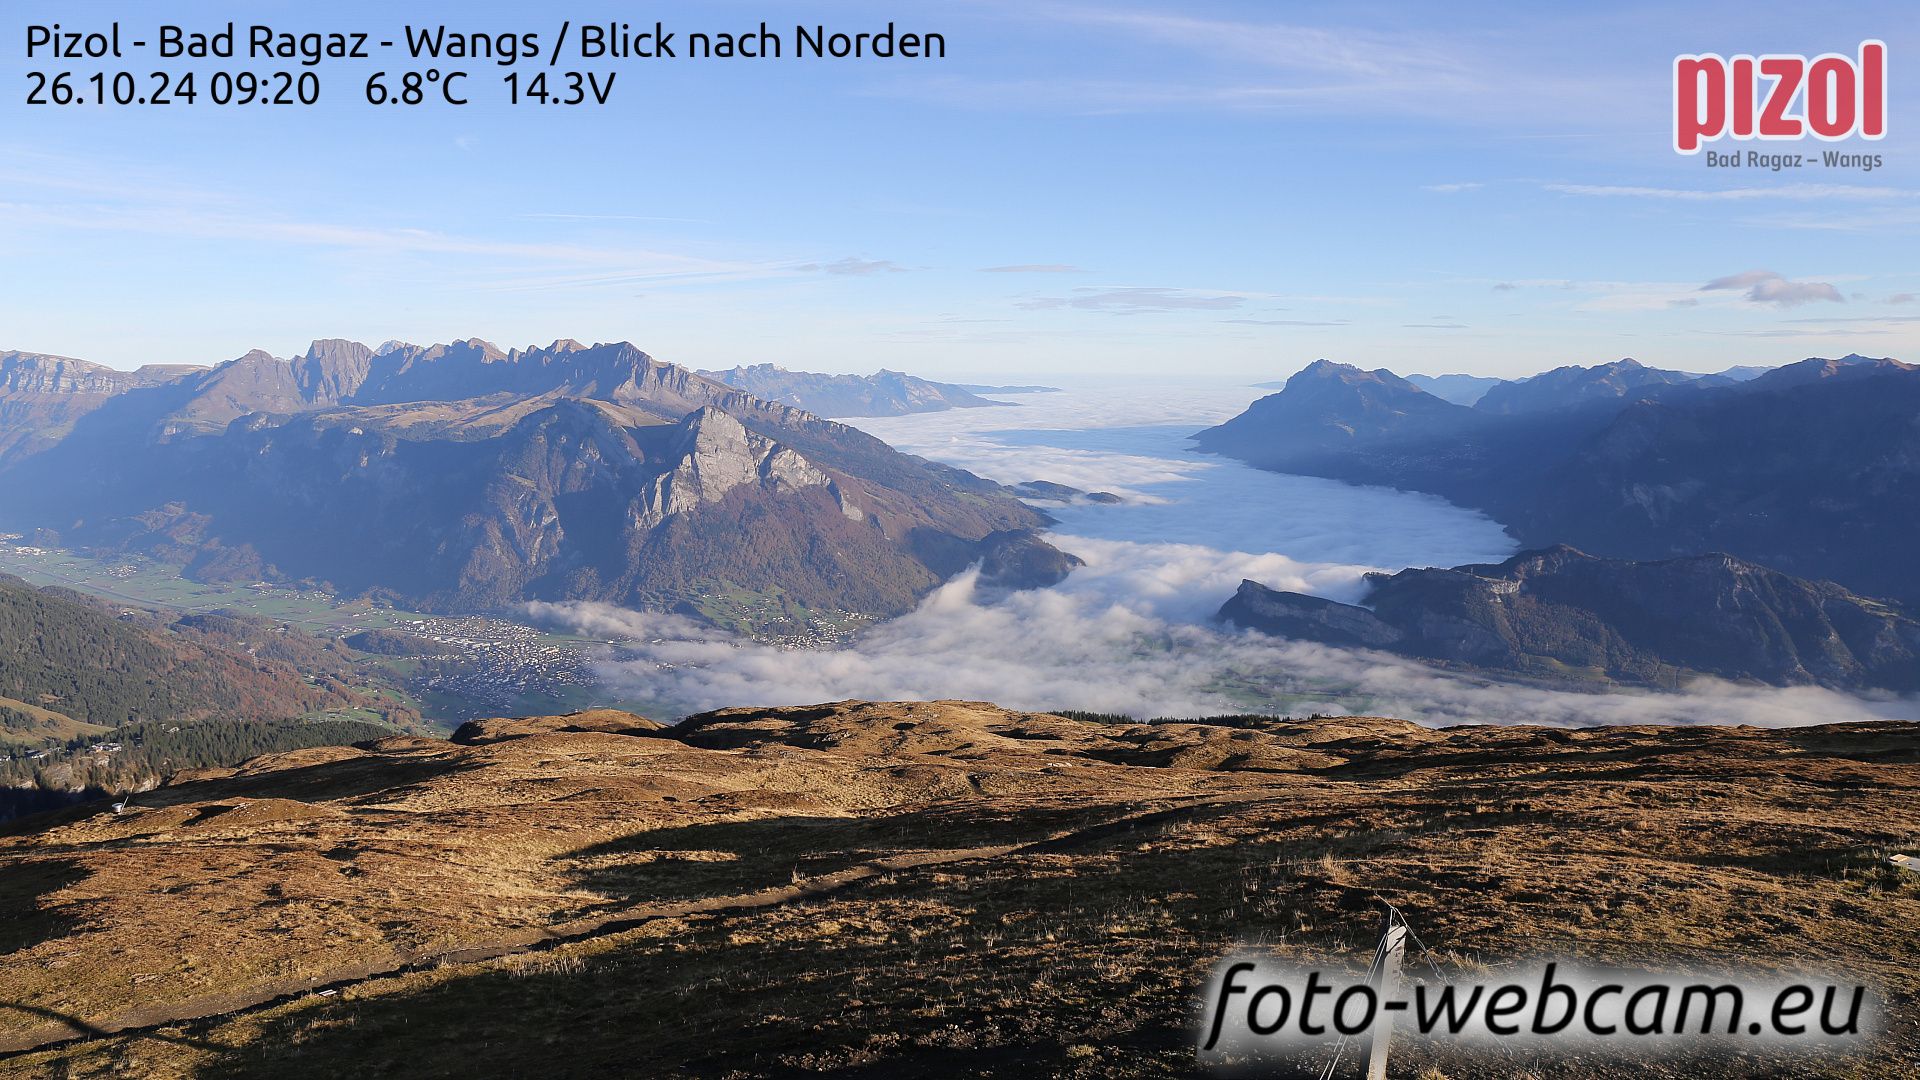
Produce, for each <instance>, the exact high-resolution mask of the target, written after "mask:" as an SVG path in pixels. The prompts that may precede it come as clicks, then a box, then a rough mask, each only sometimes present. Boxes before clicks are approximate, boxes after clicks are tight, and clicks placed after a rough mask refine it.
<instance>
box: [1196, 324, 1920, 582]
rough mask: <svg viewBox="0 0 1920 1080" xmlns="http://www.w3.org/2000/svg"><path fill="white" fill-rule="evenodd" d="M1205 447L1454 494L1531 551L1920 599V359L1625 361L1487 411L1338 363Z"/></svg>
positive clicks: (1545, 378) (1320, 367)
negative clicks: (1732, 369)
mask: <svg viewBox="0 0 1920 1080" xmlns="http://www.w3.org/2000/svg"><path fill="white" fill-rule="evenodd" d="M1739 374H1746V373H1744V372H1741V373H1739ZM1195 440H1196V442H1197V443H1198V445H1199V447H1200V448H1201V449H1203V450H1207V451H1211V452H1215V453H1220V454H1225V455H1227V456H1231V457H1235V458H1239V459H1241V460H1243V461H1246V462H1248V463H1250V464H1253V465H1256V466H1258V467H1261V468H1267V469H1274V470H1278V471H1282V472H1293V473H1305V474H1309V475H1317V476H1329V477H1333V478H1336V479H1341V480H1346V481H1350V482H1355V483H1366V484H1380V485H1386V486H1391V487H1397V488H1402V489H1405V490H1413V491H1425V492H1431V493H1434V494H1438V495H1441V496H1443V497H1445V498H1447V499H1450V500H1452V501H1453V502H1456V503H1459V504H1461V505H1464V506H1470V507H1474V508H1477V509H1480V510H1483V511H1485V512H1486V513H1488V514H1489V515H1490V516H1492V517H1493V518H1494V519H1495V520H1497V521H1499V522H1501V523H1502V524H1503V525H1505V526H1506V527H1507V529H1508V530H1509V531H1510V532H1511V533H1512V534H1513V535H1514V536H1515V537H1516V538H1518V539H1519V540H1520V542H1521V543H1522V544H1523V545H1526V546H1529V547H1545V546H1548V545H1552V544H1556V543H1567V544H1571V545H1573V546H1575V547H1578V548H1580V549H1582V550H1586V551H1591V552H1594V553H1595V554H1598V555H1604V556H1610V557H1619V558H1631V559H1656V560H1657V559H1669V558H1673V557H1677V556H1687V555H1698V554H1703V553H1707V552H1715V551H1720V552H1727V553H1730V554H1732V555H1735V556H1738V557H1740V558H1743V559H1747V560H1750V561H1753V562H1756V563H1760V564H1762V565H1765V566H1768V567H1772V568H1774V569H1777V570H1781V571H1784V572H1786V573H1788V574H1792V575H1795V576H1798V577H1804V578H1810V579H1820V580H1830V581H1834V582H1838V583H1839V584H1841V585H1843V586H1845V587H1846V588H1848V589H1850V590H1852V591H1854V592H1856V593H1859V594H1862V595H1866V596H1885V597H1891V598H1894V599H1897V600H1901V601H1905V602H1908V603H1912V602H1916V601H1920V562H1916V561H1915V560H1914V559H1912V558H1911V543H1912V537H1913V536H1914V535H1915V534H1916V529H1920V368H1915V367H1913V366H1912V365H1908V364H1904V363H1901V362H1899V361H1897V360H1891V359H1875V358H1869V357H1862V356H1846V357H1842V358H1839V359H1837V360H1832V359H1823V358H1813V359H1808V360H1804V361H1801V362H1799V363H1795V364H1789V365H1786V366H1784V367H1780V368H1776V369H1773V370H1770V371H1766V372H1764V373H1762V374H1759V375H1757V376H1755V377H1751V378H1748V379H1745V380H1744V381H1742V380H1740V379H1739V378H1737V377H1736V375H1735V374H1725V375H1718V376H1693V375H1688V374H1686V373H1680V372H1665V371H1660V370H1658V369H1653V368H1648V367H1645V366H1643V365H1640V364H1638V363H1636V362H1634V361H1632V360H1622V361H1618V362H1615V363H1611V364H1603V365H1599V366H1596V367H1589V368H1578V367H1573V368H1561V369H1557V370H1555V371H1551V372H1547V373H1545V374H1543V375H1540V376H1535V377H1534V378H1532V379H1528V380H1521V381H1516V382H1509V383H1503V384H1501V385H1499V386H1495V387H1492V388H1489V389H1488V390H1487V391H1486V393H1485V394H1484V395H1483V396H1482V397H1480V398H1479V399H1478V400H1477V402H1476V403H1475V404H1474V405H1473V406H1472V407H1468V406H1464V405H1459V404H1456V403H1454V402H1451V401H1447V400H1445V399H1443V398H1441V397H1438V396H1435V395H1434V394H1432V393H1429V392H1427V391H1425V390H1423V389H1421V388H1420V387H1419V386H1417V385H1415V384H1413V383H1412V382H1410V381H1408V380H1406V379H1402V378H1400V377H1399V376H1397V375H1395V374H1394V373H1393V372H1391V371H1387V370H1384V369H1381V370H1375V371H1362V370H1360V369H1358V368H1355V367H1351V366H1348V365H1345V364H1335V363H1330V362H1328V361H1324V360H1323V361H1319V362H1317V363H1314V364H1312V365H1310V366H1309V367H1307V368H1306V369H1305V370H1303V371H1301V372H1299V373H1298V374H1296V375H1294V376H1293V377H1292V378H1291V379H1289V380H1288V381H1287V383H1286V387H1285V389H1283V390H1281V391H1280V392H1279V393H1277V394H1272V395H1269V396H1267V397H1264V398H1261V399H1260V400H1258V401H1256V402H1254V403H1253V404H1252V405H1251V406H1249V407H1248V408H1247V410H1246V411H1245V412H1244V413H1242V414H1241V415H1239V416H1237V417H1235V418H1234V419H1232V420H1230V421H1228V422H1226V423H1224V424H1221V425H1219V426H1217V427H1214V428H1210V429H1208V430H1206V431H1203V432H1200V433H1199V434H1198V435H1196V436H1195Z"/></svg>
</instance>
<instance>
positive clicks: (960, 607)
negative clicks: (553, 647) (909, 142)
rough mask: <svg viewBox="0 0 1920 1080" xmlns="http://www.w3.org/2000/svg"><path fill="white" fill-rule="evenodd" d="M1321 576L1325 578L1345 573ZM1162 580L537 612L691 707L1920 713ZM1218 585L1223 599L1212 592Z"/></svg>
mask: <svg viewBox="0 0 1920 1080" xmlns="http://www.w3.org/2000/svg"><path fill="white" fill-rule="evenodd" d="M1260 558H1262V559H1263V560H1272V559H1279V558H1280V557H1279V556H1263V557H1260ZM1089 569H1092V568H1089ZM1275 569H1277V567H1276V568H1275ZM1081 573H1085V571H1081V572H1079V573H1076V574H1075V575H1074V577H1075V578H1078V577H1079V576H1080V574H1081ZM1312 573H1313V574H1315V575H1318V576H1320V577H1321V578H1322V579H1323V580H1325V581H1331V580H1332V579H1333V578H1334V577H1336V576H1337V575H1336V574H1335V573H1334V572H1333V571H1330V570H1326V571H1313V572H1312ZM1267 576H1268V577H1269V578H1270V579H1272V580H1276V581H1277V582H1279V583H1280V584H1293V585H1295V586H1299V585H1301V584H1305V583H1306V578H1305V577H1301V578H1297V579H1295V580H1292V581H1289V580H1288V578H1287V577H1286V576H1285V575H1284V574H1269V575H1267ZM1109 577H1110V580H1124V579H1127V578H1130V577H1131V575H1130V574H1128V573H1126V572H1115V573H1112V574H1110V575H1109ZM1069 581H1072V579H1069ZM1136 583H1140V582H1138V581H1137V580H1136ZM1090 584H1091V582H1090ZM1163 584H1164V585H1165V586H1166V587H1165V588H1163V589H1161V590H1159V592H1160V602H1158V603H1156V602H1154V601H1152V600H1150V599H1146V598H1144V596H1143V598H1142V599H1138V600H1135V601H1131V602H1126V601H1117V600H1114V599H1112V598H1111V597H1110V595H1108V594H1107V593H1106V591H1105V590H1104V589H1102V588H1097V587H1078V588H1071V589H1069V588H1065V587H1062V588H1057V589H1052V590H1042V591H1035V592H1025V593H1015V594H1010V595H1009V594H993V593H990V592H988V591H986V590H982V589H980V588H978V586H977V582H976V580H975V575H974V574H971V573H968V574H964V575H962V576H960V577H958V578H956V579H954V580H953V581H951V582H949V583H948V584H947V585H945V586H943V587H942V588H941V589H940V590H938V591H937V592H935V593H934V594H933V595H931V596H929V597H928V598H927V600H926V601H925V602H924V603H922V604H921V606H920V607H919V608H918V609H917V610H915V611H914V612H912V613H911V614H909V615H906V616H904V617H902V618H899V619H896V620H893V621H891V622H888V623H884V624H881V625H879V626H876V627H874V628H873V629H872V630H870V631H868V632H867V633H865V634H863V635H862V636H861V638H860V639H859V641H858V642H857V643H856V644H855V645H854V646H852V647H850V648H846V649H839V650H833V651H810V650H796V649H781V648H776V647H773V646H768V645H762V644H758V643H755V642H752V641H748V640H744V639H738V638H732V637H728V636H725V635H719V634H717V632H716V631H714V630H713V629H711V628H710V627H706V626H704V625H702V624H699V623H696V622H694V621H693V620H690V619H686V618H683V617H680V616H676V615H669V614H662V613H651V612H635V611H627V610H624V609H620V608H615V607H610V606H607V605H601V604H582V603H571V604H535V605H532V606H531V613H532V614H533V615H534V616H535V617H536V618H538V619H541V620H542V621H545V622H548V623H551V624H554V625H557V626H562V627H565V628H567V629H569V630H573V631H576V632H579V633H583V634H587V635H590V636H593V637H597V638H601V639H606V640H621V641H626V642H629V643H630V644H628V645H627V646H626V647H625V648H624V650H623V652H622V655H621V658H620V659H617V660H611V661H608V662H606V663H603V664H601V665H600V667H599V674H600V676H601V677H602V678H603V679H604V680H605V681H606V682H607V684H608V685H610V686H612V687H614V688H616V689H618V690H620V691H622V692H623V693H626V694H630V695H632V696H634V697H637V698H643V699H647V700H656V701H662V702H668V703H671V704H672V706H673V707H674V708H675V709H677V710H678V711H679V712H680V713H681V714H685V713H691V712H699V711H703V710H706V709H716V708H724V707H728V706H753V705H795V704H811V703H816V702H823V701H837V700H843V699H847V698H861V699H874V700H915V701H927V700H935V699H940V698H962V699H970V700H980V701H992V702H995V703H997V704H1000V705H1004V706H1007V707H1009V708H1017V709H1034V710H1052V709H1085V710H1089V711H1095V712H1111V713H1126V714H1129V715H1132V716H1134V717H1137V718H1141V719H1145V718H1149V717H1156V716H1200V715H1206V714H1218V713H1234V712H1248V711H1259V712H1277V713H1283V714H1288V715H1294V716H1304V715H1307V714H1309V713H1315V712H1321V713H1337V714H1371V715H1385V716H1395V717H1401V718H1404V719H1407V720H1413V721H1416V722H1419V723H1424V724H1432V725H1447V724H1460V723H1487V724H1522V723H1525V724H1553V725H1570V726H1585V725H1595V724H1756V725H1761V726H1768V727H1777V726H1791V725H1799V724H1809V723H1829V722H1837V721H1846V720H1879V719H1920V701H1915V700H1913V699H1894V698H1883V699H1877V700H1870V699H1865V698H1856V697H1852V696H1849V695H1845V694H1840V693H1835V692H1832V691H1828V690H1822V689H1818V688H1811V687H1806V688H1791V689H1775V688H1769V687H1748V686H1735V685H1732V684H1729V683H1724V682H1718V681H1713V680H1703V681H1701V682H1698V683H1695V684H1693V685H1692V686H1691V687H1689V688H1688V689H1686V690H1684V691H1682V692H1678V693H1655V692H1637V691H1616V692H1612V693H1604V694H1589V693H1578V692H1573V691H1558V690H1547V689H1540V688H1535V687H1526V686H1515V685H1511V684H1502V683H1495V682H1489V681H1484V680H1476V679H1468V678H1462V677H1459V676H1456V675H1450V674H1445V673H1442V672H1439V671H1436V670H1433V669H1431V668H1427V667H1424V666H1422V665H1420V664H1417V663H1414V662H1411V661H1407V660H1403V659H1400V658H1397V657H1391V656H1387V655H1384V654H1379V653H1369V652H1358V651H1349V650H1345V649H1336V648H1329V647H1326V646H1321V645H1314V644H1309V643H1305V642H1291V641H1282V640H1278V639H1275V638H1269V637H1266V636H1264V635H1260V634H1257V633H1253V632H1251V631H1244V632H1241V631H1231V630H1227V629H1225V628H1221V627H1217V626H1212V625H1204V624H1197V623H1191V622H1183V621H1179V620H1177V619H1174V618H1169V617H1167V616H1165V615H1162V614H1158V613H1156V611H1165V612H1168V613H1177V614H1179V615H1182V616H1185V615H1191V614H1193V613H1194V611H1195V610H1196V608H1198V607H1199V606H1201V602H1200V601H1198V600H1197V599H1190V598H1187V597H1186V596H1184V595H1183V594H1182V591H1181V589H1180V588H1179V587H1178V584H1177V582H1175V581H1171V580H1169V581H1167V582H1164V583H1163ZM1149 591H1150V592H1151V591H1152V590H1149ZM1334 591H1337V590H1334ZM1207 595H1208V596H1209V598H1211V599H1213V601H1214V602H1215V603H1217V602H1218V597H1217V596H1216V595H1215V594H1213V593H1212V592H1211V591H1209V592H1208V594H1207Z"/></svg>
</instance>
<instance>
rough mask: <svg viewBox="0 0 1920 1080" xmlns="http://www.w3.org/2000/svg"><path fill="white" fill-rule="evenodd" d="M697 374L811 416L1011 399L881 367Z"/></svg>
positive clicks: (973, 405) (895, 412)
mask: <svg viewBox="0 0 1920 1080" xmlns="http://www.w3.org/2000/svg"><path fill="white" fill-rule="evenodd" d="M700 374H702V375H704V376H706V377H707V378H709V379H712V380H714V381H715V382H722V383H725V384H727V385H728V386H731V387H734V388H735V389H738V390H745V391H746V392H747V393H749V394H752V395H753V396H754V397H757V398H761V399H764V400H766V401H777V402H779V403H780V404H782V405H791V406H793V407H795V408H797V409H805V410H807V411H808V412H810V413H813V414H814V415H816V416H905V415H907V414H908V413H923V412H944V411H945V410H947V409H984V408H991V407H993V406H996V405H1000V406H1005V405H1010V404H1011V402H1006V401H989V400H987V399H986V398H983V397H980V396H979V395H978V394H976V393H974V392H973V390H972V389H971V388H969V387H963V386H957V385H955V384H953V383H940V382H931V381H929V380H927V379H922V378H917V377H915V376H913V375H908V374H905V373H904V372H899V371H888V370H886V369H885V368H882V369H880V370H879V371H876V372H874V373H873V374H871V375H822V374H818V373H815V372H810V371H788V370H787V369H786V368H783V367H775V366H774V365H772V364H755V365H753V366H751V367H744V366H743V367H735V368H732V369H730V370H727V371H702V372H701V373H700ZM982 389H983V390H984V389H991V388H982Z"/></svg>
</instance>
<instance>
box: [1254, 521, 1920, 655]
mask: <svg viewBox="0 0 1920 1080" xmlns="http://www.w3.org/2000/svg"><path fill="white" fill-rule="evenodd" d="M1367 581H1368V585H1369V591H1368V594H1367V596H1366V597H1365V598H1364V599H1363V600H1362V601H1361V604H1363V605H1365V606H1358V605H1350V604H1340V603H1335V602H1334V601H1331V600H1326V599H1323V598H1320V597H1315V596H1306V595H1302V594H1299V593H1290V592H1281V591H1278V590H1274V589H1269V588H1267V587H1265V586H1263V585H1260V584H1259V583H1257V582H1253V581H1245V582H1242V583H1241V585H1240V590H1239V592H1238V593H1236V594H1235V595H1234V597H1233V598H1232V599H1231V600H1229V601H1227V603H1226V605H1225V606H1224V607H1222V608H1221V609H1220V618H1222V619H1223V620H1225V621H1227V622H1231V623H1233V624H1235V625H1238V626H1243V627H1247V628H1250V629H1256V630H1261V631H1264V632H1267V633H1271V634H1274V635H1277V636H1281V637H1288V638H1295V639H1302V640H1310V641H1318V642H1321V643H1323V644H1329V645H1340V646H1357V647H1362V648H1373V649H1382V650H1385V651H1388V652H1394V653H1398V654H1400V655H1403V656H1409V657H1414V658H1417V659H1421V660H1428V661H1436V662H1440V663H1445V664H1452V665H1460V666H1465V667H1469V668H1474V669H1479V670H1486V671H1494V672H1500V673H1505V674H1514V675H1523V676H1537V677H1548V678H1556V679H1568V680H1577V681H1588V682H1599V681H1603V680H1605V681H1615V682H1625V683H1634V684H1639V685H1645V686H1655V687H1661V688H1666V689H1673V688H1675V687H1677V686H1678V685H1679V684H1680V683H1682V682H1683V681H1685V680H1686V679H1687V678H1690V677H1692V676H1696V675H1713V676H1717V677H1720V678H1724V679H1731V680H1748V681H1757V682H1763V683H1768V684H1771V685H1775V686H1794V685H1808V684H1812V685H1820V686H1827V687H1832V688H1836V689H1845V690H1860V689H1884V690H1899V691H1910V690H1915V689H1920V621H1915V620H1914V619H1913V618H1912V617H1910V616H1908V615H1907V614H1906V613H1904V612H1902V611H1900V610H1898V609H1897V608H1894V607H1891V606H1889V605H1887V604H1884V603H1881V602H1878V601H1874V600H1867V599H1863V598H1861V597H1859V596H1855V595H1853V594H1852V593H1850V592H1848V591H1847V590H1845V589H1843V588H1841V587H1839V586H1838V585H1834V584H1832V583H1830V582H1816V581H1804V580H1801V579H1799V578H1794V577H1789V576H1788V575H1786V574H1782V573H1780V572H1778V571H1775V570H1769V569H1767V568H1766V567H1762V566H1756V565H1755V564H1753V563H1750V562H1746V561H1745V560H1742V559H1736V558H1734V557H1732V556H1730V555H1721V554H1712V555H1695V556H1690V557H1687V558H1680V559H1667V560H1661V561H1657V562H1636V561H1630V560H1622V559H1598V558H1594V557H1593V556H1591V555H1588V554H1586V553H1584V552H1581V551H1577V550H1575V549H1573V548H1570V547H1565V546H1561V547H1555V548H1550V549H1547V550H1543V551H1531V552H1524V553H1522V554H1519V555H1516V556H1514V557H1513V558H1511V559H1508V560H1506V561H1505V562H1501V563H1497V564H1476V565H1469V566H1456V567H1454V568H1452V569H1450V570H1440V569H1409V570H1402V571H1400V572H1399V573H1397V574H1379V573H1376V574H1369V575H1368V576H1367Z"/></svg>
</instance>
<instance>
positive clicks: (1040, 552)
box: [979, 529, 1087, 590]
mask: <svg viewBox="0 0 1920 1080" xmlns="http://www.w3.org/2000/svg"><path fill="white" fill-rule="evenodd" d="M979 550H980V584H982V585H985V586H988V587H990V588H998V589H1016V590H1017V589H1045V588H1050V587H1052V586H1054V585H1058V584H1060V583H1061V582H1062V581H1065V580H1066V579H1067V575H1068V574H1071V573H1073V571H1074V570H1075V569H1077V568H1079V567H1082V566H1085V565H1087V564H1086V562H1085V560H1083V559H1081V558H1080V557H1079V556H1078V555H1069V554H1068V553H1066V552H1064V551H1061V550H1060V549H1059V548H1057V547H1054V546H1053V545H1052V544H1049V543H1047V542H1046V541H1045V540H1042V539H1041V538H1040V535H1039V534H1038V533H1036V532H1034V531H1033V530H1032V529H1008V530H1005V531H1002V532H997V533H993V534H991V535H989V536H987V537H986V539H984V540H982V541H980V549H979Z"/></svg>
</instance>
